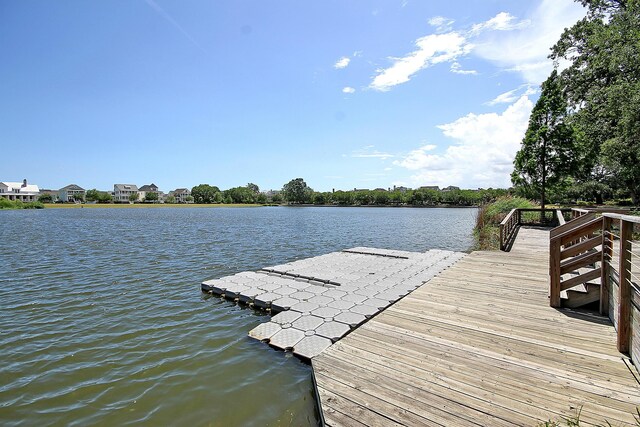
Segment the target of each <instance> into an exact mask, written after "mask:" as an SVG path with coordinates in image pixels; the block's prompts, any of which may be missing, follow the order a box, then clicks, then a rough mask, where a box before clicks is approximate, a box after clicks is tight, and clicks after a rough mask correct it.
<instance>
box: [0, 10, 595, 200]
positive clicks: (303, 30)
mask: <svg viewBox="0 0 640 427" xmlns="http://www.w3.org/2000/svg"><path fill="white" fill-rule="evenodd" d="M584 15H585V10H584V9H583V8H582V6H581V5H580V4H579V3H576V2H573V1H571V0H541V1H525V0H519V1H513V0H482V1H480V0H467V1H461V0H449V1H444V2H442V1H440V2H431V1H422V0H398V1H392V0H359V1H344V0H323V1H299V0H279V1H275V0H216V1H210V0H109V1H98V0H93V1H91V0H89V1H87V0H65V1H56V2H54V1H49V0H0V152H1V153H2V162H1V163H0V180H1V181H22V179H24V178H26V179H28V181H29V182H30V183H33V184H37V185H39V186H40V188H51V189H58V188H61V187H64V186H66V185H68V184H71V183H73V184H78V185H80V186H81V187H83V188H86V189H90V188H97V189H100V190H112V189H113V185H114V184H116V183H126V184H136V185H138V186H141V185H144V184H150V183H155V184H156V185H158V186H159V187H160V190H161V191H165V192H168V191H170V190H173V189H175V188H180V187H188V188H191V187H193V186H195V185H198V184H210V185H216V186H218V187H220V188H221V189H227V188H231V187H236V186H243V185H246V184H247V183H249V182H252V183H255V184H257V185H258V186H259V187H260V189H261V190H269V189H275V190H277V189H280V188H282V186H283V185H284V184H285V183H287V182H288V181H289V180H291V179H294V178H298V177H300V178H303V179H304V180H305V182H306V183H307V184H308V185H309V186H310V187H312V188H313V189H314V190H317V191H331V190H332V189H336V190H337V189H343V190H348V189H353V188H368V189H374V188H380V187H381V188H389V187H392V186H394V185H396V186H401V185H402V186H406V187H410V188H418V187H420V186H426V185H438V186H440V187H445V186H448V185H455V186H459V187H461V188H471V189H474V188H488V187H493V188H497V187H500V188H506V187H509V186H510V178H509V176H510V173H511V171H512V170H513V159H514V157H515V153H516V152H517V150H518V149H519V146H520V143H521V141H522V137H523V136H524V132H525V130H526V128H527V123H528V118H529V114H530V112H531V109H532V108H533V105H534V104H535V101H536V100H537V98H538V96H539V87H540V84H541V83H542V82H543V81H544V80H545V79H546V77H547V76H548V75H549V74H550V72H551V70H552V67H553V64H552V62H551V60H549V59H548V58H547V56H548V54H549V52H550V48H551V46H553V44H554V43H555V42H556V41H557V39H558V38H559V36H560V34H561V33H562V31H563V29H564V28H565V27H570V26H571V25H573V24H574V23H575V22H576V21H577V20H579V19H581V18H582V17H583V16H584ZM562 65H563V64H560V66H562Z"/></svg>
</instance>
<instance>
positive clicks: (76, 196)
mask: <svg viewBox="0 0 640 427" xmlns="http://www.w3.org/2000/svg"><path fill="white" fill-rule="evenodd" d="M84 196H85V190H84V188H82V187H80V186H78V185H76V184H69V185H67V186H66V187H63V188H61V189H60V190H58V200H61V201H63V202H75V201H76V200H79V201H81V200H84Z"/></svg>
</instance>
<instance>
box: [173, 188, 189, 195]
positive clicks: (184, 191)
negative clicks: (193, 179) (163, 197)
mask: <svg viewBox="0 0 640 427" xmlns="http://www.w3.org/2000/svg"><path fill="white" fill-rule="evenodd" d="M174 193H175V194H183V193H191V191H189V189H188V188H176V189H175V190H174Z"/></svg>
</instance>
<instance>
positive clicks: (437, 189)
mask: <svg viewBox="0 0 640 427" xmlns="http://www.w3.org/2000/svg"><path fill="white" fill-rule="evenodd" d="M418 190H433V191H440V187H439V186H437V185H423V186H422V187H420V188H418Z"/></svg>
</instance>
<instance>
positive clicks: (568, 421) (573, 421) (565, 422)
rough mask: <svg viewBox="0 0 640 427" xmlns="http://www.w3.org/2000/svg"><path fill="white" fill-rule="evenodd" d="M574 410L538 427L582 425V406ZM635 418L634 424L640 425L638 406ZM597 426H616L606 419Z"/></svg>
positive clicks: (578, 426) (575, 426)
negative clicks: (566, 416) (568, 415)
mask: <svg viewBox="0 0 640 427" xmlns="http://www.w3.org/2000/svg"><path fill="white" fill-rule="evenodd" d="M574 410H575V411H576V414H575V415H574V416H571V417H568V418H565V417H563V418H562V419H561V420H560V421H552V420H548V421H545V422H543V423H540V424H538V427H580V425H581V424H580V414H581V413H582V406H581V407H580V408H574ZM633 419H634V421H635V423H634V424H635V425H636V426H639V427H640V408H636V414H634V415H633ZM596 427H614V424H611V423H610V422H609V421H606V420H605V422H604V424H596Z"/></svg>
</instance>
